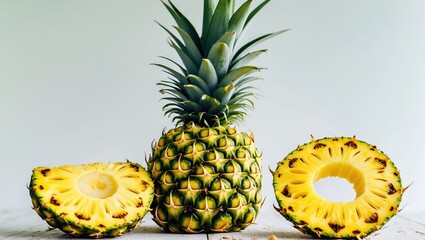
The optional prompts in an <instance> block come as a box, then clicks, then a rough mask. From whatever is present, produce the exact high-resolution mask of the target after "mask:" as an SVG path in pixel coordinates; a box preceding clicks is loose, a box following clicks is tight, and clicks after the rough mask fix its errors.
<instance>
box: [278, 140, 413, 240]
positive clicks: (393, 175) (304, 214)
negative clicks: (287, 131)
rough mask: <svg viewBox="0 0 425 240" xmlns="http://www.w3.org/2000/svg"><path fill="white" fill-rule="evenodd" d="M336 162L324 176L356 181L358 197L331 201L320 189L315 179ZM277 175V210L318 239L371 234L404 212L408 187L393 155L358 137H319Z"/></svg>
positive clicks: (280, 167)
mask: <svg viewBox="0 0 425 240" xmlns="http://www.w3.org/2000/svg"><path fill="white" fill-rule="evenodd" d="M332 164H337V165H334V166H339V167H335V168H332V170H329V169H331V168H328V172H327V174H326V175H325V176H324V177H328V176H336V177H342V178H346V179H347V180H348V181H349V182H351V183H352V184H353V186H354V189H355V190H356V194H357V195H356V199H354V200H353V201H350V202H331V201H328V200H326V199H324V198H322V197H321V196H320V195H318V194H317V193H315V192H314V187H313V183H314V182H315V181H316V180H319V179H321V178H322V177H323V176H322V177H318V176H319V175H320V171H321V170H323V169H326V167H327V166H330V165H332ZM347 166H348V167H347ZM272 174H273V188H274V190H275V196H276V199H277V202H278V205H279V207H275V209H276V210H277V211H278V212H279V213H280V214H281V215H282V216H283V217H284V218H285V219H287V220H288V221H290V222H292V223H293V224H294V227H295V228H296V229H298V230H300V231H301V232H303V233H306V234H309V235H311V236H313V237H316V238H346V239H362V238H364V237H366V236H368V235H369V234H371V233H372V232H374V231H376V230H378V229H380V228H382V226H384V225H385V224H386V223H387V222H388V221H389V220H390V219H391V218H392V217H393V216H394V215H396V214H397V213H398V211H399V210H398V207H399V205H400V202H401V199H402V195H403V192H404V191H405V188H403V187H402V184H401V178H400V173H399V171H398V169H397V168H396V167H395V165H394V163H393V162H392V161H391V159H390V158H388V156H387V155H385V154H384V153H383V152H382V151H380V150H379V149H377V147H376V146H373V145H370V144H368V143H366V142H364V141H360V140H357V139H356V138H355V137H353V138H350V137H332V138H323V139H319V140H315V139H313V140H312V141H311V142H309V143H306V144H304V145H301V146H298V147H297V149H295V150H293V151H292V152H291V153H289V154H288V155H287V156H286V157H285V158H284V159H283V160H282V161H281V162H279V163H278V166H277V168H276V170H275V171H272ZM353 176H355V177H353ZM350 177H351V179H350ZM342 212H343V213H342ZM341 213H342V214H341Z"/></svg>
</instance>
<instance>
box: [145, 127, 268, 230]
mask: <svg viewBox="0 0 425 240" xmlns="http://www.w3.org/2000/svg"><path fill="white" fill-rule="evenodd" d="M148 170H149V172H150V173H151V175H152V179H153V180H154V185H155V196H154V201H153V203H152V215H153V220H154V221H155V222H156V223H157V224H158V225H159V226H161V227H162V228H164V229H165V231H169V232H176V233H199V232H229V231H239V230H242V229H244V228H246V227H247V226H249V225H250V224H252V223H253V222H254V220H255V218H256V216H257V215H258V212H259V210H260V207H261V205H262V202H263V200H262V196H261V184H262V183H261V181H262V166H261V154H260V153H259V152H258V150H257V148H256V147H255V144H254V140H253V137H252V136H250V135H248V134H247V133H244V132H238V131H237V130H236V129H235V128H231V127H223V126H218V127H211V128H208V127H200V126H198V125H195V124H193V123H191V124H187V125H184V126H181V127H177V128H175V129H171V130H169V131H168V132H166V133H163V134H162V136H161V137H160V139H159V140H158V141H157V142H156V143H154V144H153V146H152V154H151V156H150V157H149V160H148Z"/></svg>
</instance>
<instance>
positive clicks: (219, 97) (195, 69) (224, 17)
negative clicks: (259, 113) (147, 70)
mask: <svg viewBox="0 0 425 240" xmlns="http://www.w3.org/2000/svg"><path fill="white" fill-rule="evenodd" d="M268 2H270V0H265V1H263V2H262V3H261V4H259V5H258V6H257V7H256V8H255V9H254V10H252V11H251V12H250V11H249V8H250V6H251V3H252V0H246V1H245V2H244V3H243V4H241V5H240V6H239V7H238V8H237V9H236V6H235V0H219V1H218V3H217V4H215V2H214V0H204V9H203V11H204V12H203V24H202V35H201V36H200V35H199V34H198V32H197V31H196V29H195V28H194V26H193V25H192V23H191V22H190V21H189V20H188V19H187V18H186V17H185V16H184V15H183V14H182V13H181V12H180V11H179V9H178V8H177V7H176V6H175V5H174V4H173V3H172V2H171V1H170V0H168V4H167V3H166V2H162V3H163V4H164V6H165V7H166V8H167V10H168V12H169V13H170V14H171V16H172V17H173V18H174V20H175V22H176V24H177V26H174V28H175V30H176V31H177V33H178V35H179V37H178V36H177V35H175V34H174V33H173V32H171V31H170V30H169V29H167V28H166V27H164V26H163V25H161V24H160V23H158V24H159V26H161V27H162V28H163V29H164V30H165V31H166V32H167V33H168V34H169V35H170V38H169V44H170V46H171V47H172V48H173V49H174V50H175V51H176V52H177V54H178V55H179V57H180V59H181V62H182V64H180V63H178V62H176V61H174V60H172V59H170V58H168V57H163V56H161V58H163V59H165V60H167V61H169V62H170V63H171V64H172V65H173V66H174V67H169V66H167V65H164V64H158V63H156V64H154V65H156V66H159V67H160V68H162V70H163V71H164V72H166V73H167V74H168V75H169V78H167V79H166V80H162V81H160V82H159V83H158V85H160V86H161V87H162V89H161V90H160V92H161V93H162V94H165V95H166V96H164V97H163V98H162V100H166V101H167V102H168V103H167V104H165V105H164V107H163V110H164V111H165V115H174V118H173V121H175V122H177V124H180V123H183V124H186V123H189V122H194V123H196V124H199V125H202V126H216V125H229V124H232V123H235V122H239V121H242V120H243V119H244V118H245V116H246V111H247V110H250V109H253V108H254V103H253V101H252V98H253V97H255V96H256V94H255V93H254V90H255V87H253V86H250V85H249V83H251V82H253V81H255V80H258V79H260V78H258V77H255V76H252V74H253V73H255V72H258V71H259V70H261V68H259V67H256V66H251V65H248V63H249V62H250V61H251V60H253V59H254V58H256V57H257V56H259V55H260V54H262V53H264V52H266V49H261V50H255V51H250V49H251V48H252V47H253V46H254V45H256V44H258V43H260V42H262V41H264V40H266V39H269V38H271V37H274V36H276V35H278V34H280V33H282V32H284V31H286V30H282V31H278V32H274V33H268V34H265V35H262V36H260V37H257V38H255V39H253V40H251V41H249V42H247V43H245V44H242V45H241V44H240V42H239V40H240V37H241V35H242V33H243V32H244V30H245V29H246V27H247V25H248V23H249V22H250V21H251V20H252V19H253V17H254V16H255V15H256V14H257V13H258V12H259V11H260V10H261V9H262V8H263V7H264V6H265V5H266V4H267V3H268ZM239 45H241V46H239ZM176 69H177V70H176Z"/></svg>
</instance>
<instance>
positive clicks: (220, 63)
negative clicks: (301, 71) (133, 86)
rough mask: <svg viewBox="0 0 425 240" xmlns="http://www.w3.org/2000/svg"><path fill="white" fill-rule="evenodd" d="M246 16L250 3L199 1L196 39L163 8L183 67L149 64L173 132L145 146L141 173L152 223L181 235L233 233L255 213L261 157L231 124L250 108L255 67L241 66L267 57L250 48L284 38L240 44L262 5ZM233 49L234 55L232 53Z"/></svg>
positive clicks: (179, 18)
mask: <svg viewBox="0 0 425 240" xmlns="http://www.w3.org/2000/svg"><path fill="white" fill-rule="evenodd" d="M268 2H269V1H268V0H267V1H263V2H262V3H261V4H259V5H258V6H257V7H256V8H255V9H254V10H252V11H251V12H250V11H249V9H250V6H251V3H252V1H251V0H248V1H245V2H244V3H242V4H241V5H240V6H239V7H236V6H235V5H236V4H235V1H234V0H219V1H218V3H216V4H215V3H214V1H213V0H205V1H204V9H203V12H204V15H203V25H202V35H201V36H199V35H198V33H197V31H196V30H195V28H194V26H193V25H192V23H191V22H189V20H188V19H187V18H186V17H185V16H184V15H183V14H182V13H181V12H180V11H179V10H178V8H176V6H175V5H174V4H173V3H172V2H171V1H168V3H165V2H163V4H164V5H165V7H166V9H167V10H168V11H169V13H170V14H171V15H172V17H173V18H174V20H175V21H176V23H177V26H174V29H175V30H176V32H177V33H178V35H175V34H174V33H173V32H172V31H170V30H168V29H167V28H166V27H164V26H163V25H161V24H159V23H158V24H159V25H160V26H161V27H162V28H163V29H164V30H165V31H167V33H168V34H169V35H170V40H169V44H170V46H171V47H172V48H173V49H174V50H175V51H176V52H177V54H178V55H179V57H180V60H181V62H182V64H180V63H178V62H176V61H174V60H172V59H170V58H167V57H163V59H165V60H167V61H168V62H170V63H171V65H172V67H170V66H167V65H164V64H155V65H157V66H158V67H160V68H161V69H162V70H163V71H164V72H166V73H167V74H168V75H169V79H167V80H163V81H161V82H159V83H158V84H159V85H160V86H162V89H161V91H160V92H161V93H163V94H164V95H165V96H164V97H163V100H166V101H167V104H165V106H164V110H165V114H166V115H173V116H174V118H173V121H175V122H176V127H175V128H174V129H171V130H169V131H166V132H165V131H164V132H163V133H162V136H161V137H160V138H159V139H158V140H157V141H156V142H155V143H153V145H152V153H151V154H150V156H149V158H148V160H147V161H148V170H149V172H150V173H151V175H152V178H153V181H154V184H155V197H154V201H153V203H152V214H153V220H154V221H155V222H156V223H157V224H158V225H159V226H161V227H162V228H164V229H165V230H166V231H169V232H178V233H179V232H180V233H199V232H229V231H238V230H241V229H244V228H246V227H247V226H249V225H250V224H252V223H253V222H254V220H255V218H256V216H257V215H258V212H259V209H260V207H261V205H262V202H263V200H262V195H261V186H262V182H261V181H262V165H261V154H260V153H259V151H258V149H257V148H256V146H255V144H254V138H253V136H252V135H251V134H248V133H245V132H239V131H238V130H237V129H236V128H235V127H234V124H236V123H238V122H240V121H241V120H243V119H244V117H245V116H246V110H249V109H251V108H253V102H252V99H251V98H252V97H254V96H255V93H254V92H253V91H252V89H253V87H252V86H250V85H249V83H251V82H252V81H255V80H258V77H255V76H252V74H253V73H255V72H258V71H259V70H260V68H259V67H256V66H251V65H248V63H249V62H250V61H251V60H253V59H254V58H255V57H257V56H258V55H260V54H262V53H264V52H265V51H266V50H265V49H262V50H256V51H250V49H251V47H253V46H254V45H255V44H257V43H259V42H261V41H263V40H266V39H268V38H271V37H273V36H276V35H278V34H280V33H282V32H283V31H279V32H275V33H269V34H265V35H262V36H260V37H258V38H255V39H254V40H252V41H250V42H248V43H246V44H241V43H240V36H241V34H242V33H243V32H244V30H245V29H246V26H247V24H248V23H249V22H250V21H251V20H252V18H253V17H254V16H255V15H256V14H257V13H258V12H259V11H260V10H261V9H262V8H263V7H264V6H265V5H266V4H267V3H268ZM238 46H240V47H238Z"/></svg>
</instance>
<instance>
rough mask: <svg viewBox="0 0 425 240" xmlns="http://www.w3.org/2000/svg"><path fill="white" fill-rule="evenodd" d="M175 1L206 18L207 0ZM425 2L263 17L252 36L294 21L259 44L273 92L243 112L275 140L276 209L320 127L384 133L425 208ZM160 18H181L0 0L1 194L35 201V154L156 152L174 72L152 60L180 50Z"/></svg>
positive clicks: (105, 5) (100, 6)
mask: <svg viewBox="0 0 425 240" xmlns="http://www.w3.org/2000/svg"><path fill="white" fill-rule="evenodd" d="M258 2H259V1H254V3H258ZM175 3H176V5H177V6H179V7H180V8H181V9H182V11H183V12H184V13H187V15H188V17H189V18H190V19H194V20H195V21H196V22H197V23H200V22H201V12H202V11H201V3H202V1H183V0H175ZM424 9H425V1H422V0H406V1H399V0H374V1H370V0H357V1H344V0H326V1H324V0H323V1H318V0H310V1H307V0H292V1H289V0H282V1H272V2H271V3H270V4H269V5H268V6H267V7H266V8H265V9H264V11H263V12H262V13H261V14H260V15H259V16H258V17H257V20H256V21H255V23H253V24H252V25H251V29H250V32H249V34H247V35H246V38H245V39H246V40H249V39H250V38H251V37H252V36H253V35H258V34H262V33H267V32H271V31H275V30H280V29H284V28H291V29H292V30H291V31H289V32H287V33H285V34H284V35H280V36H279V37H276V38H274V39H272V40H270V41H268V42H267V43H265V44H262V45H261V47H267V48H268V49H269V53H268V54H266V55H263V56H261V58H259V59H258V61H257V62H256V63H257V64H258V65H260V66H264V67H267V68H268V69H267V70H265V71H263V72H261V73H260V75H261V76H262V77H263V78H264V81H261V82H258V83H257V84H256V86H257V87H258V88H259V89H261V94H262V95H263V97H262V98H260V99H258V100H257V101H256V109H255V110H254V111H253V112H250V116H249V117H248V118H247V119H246V121H245V122H244V123H243V124H241V125H239V129H240V130H243V131H252V132H253V133H254V134H255V139H256V143H257V145H258V147H259V148H260V149H262V150H263V156H264V175H265V177H264V195H265V196H266V203H265V205H264V207H263V209H264V211H266V212H267V211H272V204H273V203H274V202H275V201H274V195H273V192H272V183H271V176H270V174H269V172H268V170H267V169H268V168H269V166H270V167H271V168H272V169H274V168H275V167H276V163H277V162H278V161H280V160H281V159H283V157H285V156H286V155H287V154H288V153H289V152H290V151H291V150H293V149H294V148H296V146H297V145H298V144H303V143H305V142H308V141H309V140H310V134H313V135H314V136H315V137H316V138H322V137H326V136H341V135H343V136H352V135H356V136H357V138H358V139H361V140H364V141H367V142H370V143H371V144H375V145H377V146H378V147H379V148H380V149H381V150H383V151H384V152H385V153H387V154H388V155H389V156H390V157H391V158H392V160H393V161H394V162H395V164H396V166H397V167H398V168H399V169H400V171H401V176H402V179H403V184H404V185H408V184H410V183H411V182H414V184H413V185H412V186H411V188H410V189H409V190H408V191H407V193H406V194H405V197H404V199H403V202H402V206H405V205H407V206H406V208H405V211H415V210H418V209H420V210H425V206H424V204H423V202H424V196H425V188H424V187H423V186H424V184H425V173H424V171H425V159H424V158H425V156H424V155H425V154H424V149H425V140H424V137H425V125H424V123H425V107H424V103H425V14H423V11H424ZM154 20H158V21H160V22H161V23H163V24H164V25H166V26H171V25H172V24H174V23H173V21H172V19H171V17H170V16H169V15H168V13H167V12H166V10H165V9H164V8H163V6H162V4H161V3H160V1H159V0H158V1H157V0H155V1H153V0H149V1H140V0H120V1H118V0H116V1H110V0H96V1H92V0H89V1H87V0H73V1H53V0H39V1H33V0H31V1H30V0H10V1H0V161H1V163H0V164H1V167H0V190H1V197H0V207H6V208H22V207H25V208H26V207H28V208H29V207H30V205H31V202H30V198H29V195H28V191H27V188H26V185H27V184H28V183H29V180H30V176H31V170H32V169H33V168H35V167H37V166H43V165H48V166H58V165H64V164H81V163H89V162H99V161H102V162H113V161H124V160H125V159H129V160H131V161H136V162H140V163H142V164H143V165H145V163H144V159H145V155H146V154H149V152H150V145H151V142H152V141H153V140H154V139H158V138H159V136H160V134H161V131H162V129H163V128H164V127H166V128H168V129H169V128H171V127H172V126H173V124H172V123H171V119H169V118H167V117H164V116H163V114H162V111H161V108H162V105H163V103H162V102H159V99H160V97H161V96H160V94H159V93H158V90H159V88H158V86H156V85H155V84H156V83H157V82H158V81H160V80H161V79H163V78H164V77H165V75H164V74H163V73H162V72H161V71H160V69H158V68H156V67H154V66H151V65H149V64H150V63H152V62H157V61H160V60H159V59H158V57H157V56H159V55H166V56H172V57H176V54H175V53H174V52H173V50H172V49H171V48H170V47H168V45H167V43H166V39H167V34H166V33H165V32H164V31H163V30H162V29H160V28H159V26H157V25H156V24H155V23H154ZM197 27H200V25H199V24H197ZM328 191H331V192H341V191H340V190H335V189H334V190H332V189H331V188H330V186H328Z"/></svg>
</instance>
